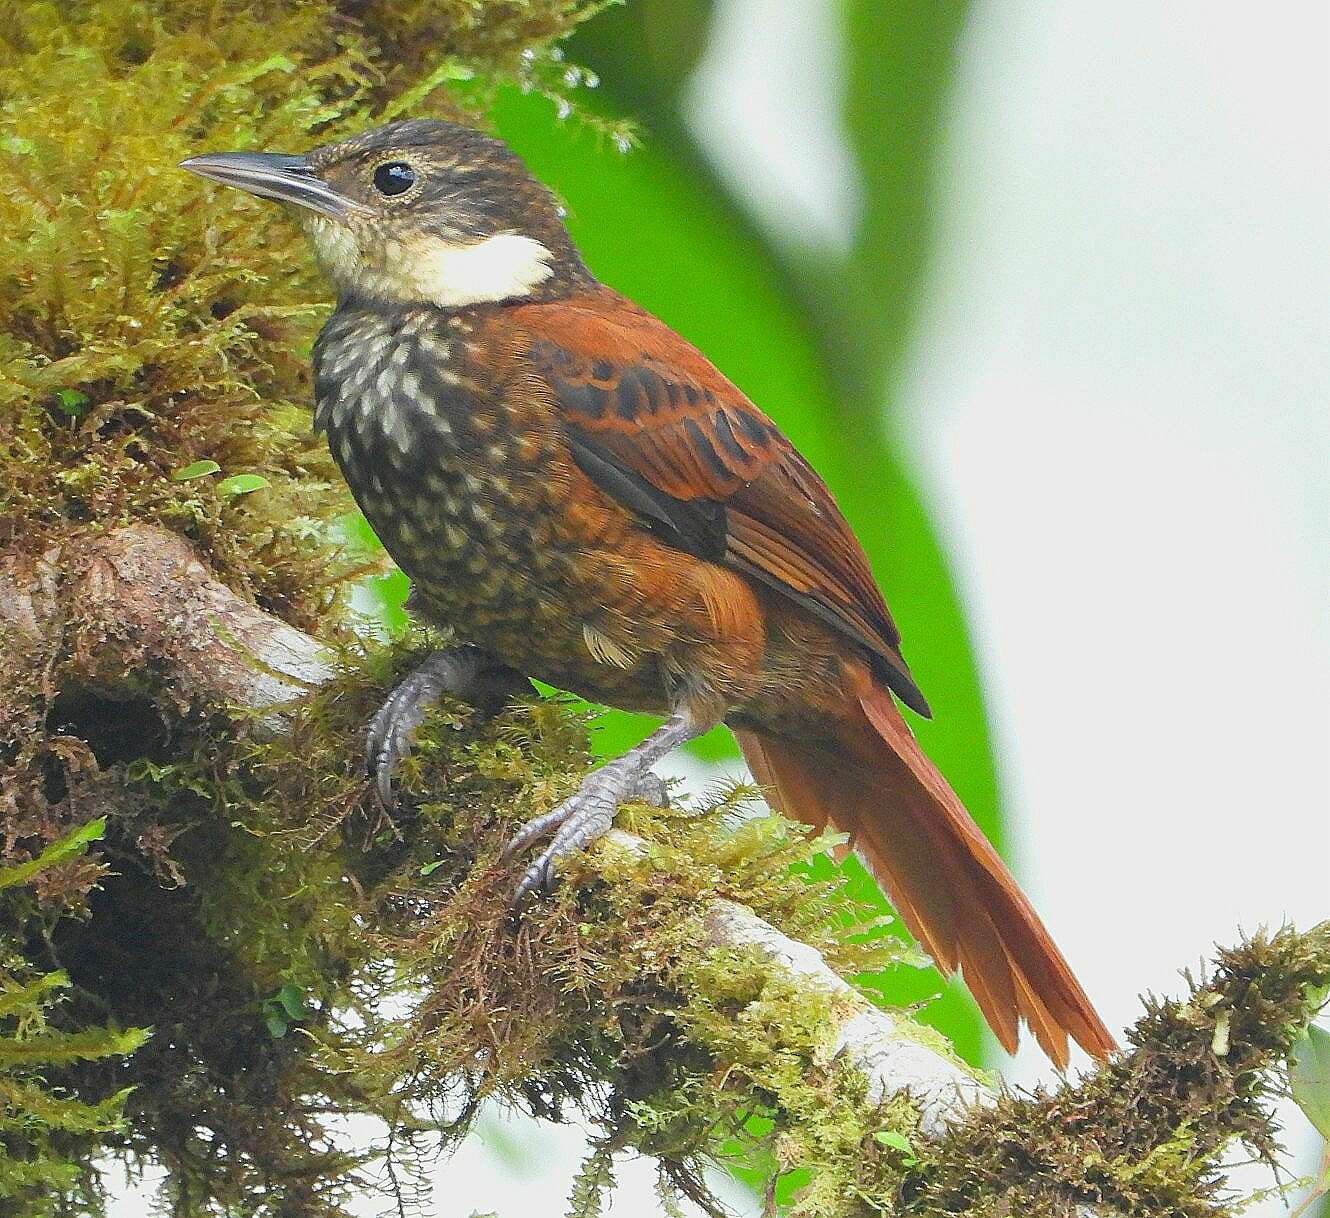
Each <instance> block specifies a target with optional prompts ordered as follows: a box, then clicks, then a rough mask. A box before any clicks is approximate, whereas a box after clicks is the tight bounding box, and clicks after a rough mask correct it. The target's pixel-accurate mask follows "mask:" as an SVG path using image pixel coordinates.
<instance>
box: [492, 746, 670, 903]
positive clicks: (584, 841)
mask: <svg viewBox="0 0 1330 1218" xmlns="http://www.w3.org/2000/svg"><path fill="white" fill-rule="evenodd" d="M632 799H641V800H643V801H645V802H646V803H649V804H652V805H653V806H654V807H657V808H663V807H667V806H668V805H669V794H668V792H667V791H666V788H665V782H664V780H663V779H662V778H660V777H659V775H656V774H653V773H652V772H651V771H650V770H647V771H645V772H644V773H642V774H637V775H631V774H630V775H620V774H619V773H618V772H616V771H614V770H612V769H611V768H610V767H609V766H606V767H605V769H603V770H599V771H597V772H596V773H595V774H592V775H590V776H589V777H588V778H587V779H585V780H584V781H583V783H582V785H581V786H580V787H579V788H578V789H577V790H576V791H574V792H573V794H572V795H570V796H569V797H568V798H567V799H565V800H564V801H563V802H562V803H561V804H559V805H558V806H557V807H556V808H554V809H552V810H551V811H549V812H546V813H544V814H543V815H541V816H537V817H534V818H533V819H531V820H529V821H527V823H526V824H525V825H523V826H522V827H521V828H520V829H519V830H518V831H517V832H516V833H515V834H514V835H513V838H512V840H511V841H510V842H509V843H508V844H507V846H505V847H504V850H503V855H502V857H503V859H505V860H507V859H511V858H512V857H513V856H514V855H516V854H518V853H520V852H521V851H522V850H524V849H526V847H528V846H529V845H530V844H531V843H532V842H534V841H535V840H536V839H537V838H539V837H541V836H542V835H544V834H545V833H548V832H549V831H550V830H551V829H554V830H555V833H554V838H553V840H552V841H551V842H550V844H549V845H548V846H547V847H546V848H545V849H544V850H543V851H542V852H541V853H540V855H538V856H537V857H536V858H535V859H534V860H533V861H532V862H531V865H530V866H528V867H527V869H526V870H525V871H524V872H523V873H522V878H521V880H520V881H519V882H518V885H517V888H516V890H515V891H514V893H513V898H512V901H511V905H512V906H513V907H516V906H517V905H520V904H521V903H522V901H523V900H525V898H526V897H527V896H528V895H529V894H530V893H533V892H537V891H539V892H543V893H546V894H548V893H550V892H553V890H554V885H555V882H556V879H557V875H556V872H557V869H558V863H559V860H560V859H562V858H566V857H567V856H568V855H570V854H576V853H577V852H578V851H579V850H584V849H585V848H586V847H587V846H589V845H590V844H591V843H592V842H594V841H595V840H596V839H597V838H598V837H600V836H602V835H603V834H605V833H607V832H608V831H609V829H610V828H611V827H612V826H613V824H614V814H615V812H616V811H617V809H618V806H619V803H620V802H621V801H627V800H632Z"/></svg>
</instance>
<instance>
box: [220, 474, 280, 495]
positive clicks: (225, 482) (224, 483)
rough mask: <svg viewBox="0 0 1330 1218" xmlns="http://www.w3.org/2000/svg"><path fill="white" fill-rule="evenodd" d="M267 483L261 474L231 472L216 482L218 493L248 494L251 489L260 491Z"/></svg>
mask: <svg viewBox="0 0 1330 1218" xmlns="http://www.w3.org/2000/svg"><path fill="white" fill-rule="evenodd" d="M267 485H268V479H267V478H265V477H264V476H263V475H262V474H232V475H231V476H230V477H229V478H223V479H222V480H221V481H220V482H219V483H218V484H217V493H218V494H219V495H230V496H235V495H248V494H249V493H250V492H251V491H261V490H262V489H263V488H264V487H265V486H267Z"/></svg>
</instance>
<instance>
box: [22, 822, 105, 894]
mask: <svg viewBox="0 0 1330 1218" xmlns="http://www.w3.org/2000/svg"><path fill="white" fill-rule="evenodd" d="M105 834H106V817H104V816H99V817H98V818H97V819H96V820H90V821H89V822H88V823H87V824H86V825H80V826H79V827H78V828H77V829H75V830H74V831H73V832H72V833H67V834H65V836H64V837H62V838H60V840H59V841H55V842H52V843H51V844H50V845H49V846H47V847H46V849H45V850H43V851H42V852H41V854H39V855H38V856H37V857H36V858H35V859H29V860H28V861H27V862H26V863H19V864H18V866H16V867H3V868H0V888H12V887H13V886H14V885H15V884H26V883H27V882H28V881H29V880H30V879H32V877H33V876H35V875H36V874H37V873H38V872H39V871H45V870H46V868H48V867H53V866H55V864H56V863H64V862H67V861H68V860H69V859H73V858H78V856H79V855H81V854H83V853H84V852H85V851H86V850H87V848H88V846H89V845H90V844H91V843H92V842H95V841H99V840H101V838H102V837H103V836H105Z"/></svg>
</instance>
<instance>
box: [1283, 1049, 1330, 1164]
mask: <svg viewBox="0 0 1330 1218" xmlns="http://www.w3.org/2000/svg"><path fill="white" fill-rule="evenodd" d="M1289 1073H1290V1080H1289V1081H1290V1082H1291V1083H1292V1086H1293V1100H1294V1102H1295V1103H1296V1104H1297V1106H1298V1107H1299V1108H1301V1109H1302V1111H1303V1112H1304V1113H1305V1114H1306V1116H1307V1119H1308V1120H1309V1121H1310V1122H1311V1123H1312V1124H1313V1125H1315V1126H1316V1130H1317V1132H1318V1133H1319V1134H1320V1135H1321V1137H1323V1138H1326V1139H1327V1140H1330V1032H1327V1031H1326V1030H1325V1029H1324V1028H1318V1027H1317V1026H1316V1025H1315V1024H1312V1025H1311V1026H1310V1027H1309V1028H1308V1029H1307V1031H1306V1032H1305V1033H1303V1035H1302V1036H1301V1037H1300V1038H1299V1039H1298V1040H1297V1041H1296V1042H1295V1043H1294V1045H1293V1068H1292V1070H1291V1071H1290V1072H1289Z"/></svg>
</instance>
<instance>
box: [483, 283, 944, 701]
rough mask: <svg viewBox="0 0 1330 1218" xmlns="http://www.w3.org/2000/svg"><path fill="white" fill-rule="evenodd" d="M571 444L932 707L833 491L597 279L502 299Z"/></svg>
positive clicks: (616, 489)
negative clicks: (514, 301)
mask: <svg viewBox="0 0 1330 1218" xmlns="http://www.w3.org/2000/svg"><path fill="white" fill-rule="evenodd" d="M509 315H510V318H511V322H512V324H514V325H516V326H517V327H519V328H520V330H521V331H522V332H523V333H524V334H525V336H526V338H527V341H528V343H529V346H528V348H527V351H526V358H527V359H528V360H529V362H530V364H531V366H532V368H533V370H534V371H535V372H536V373H537V375H539V376H540V377H541V378H542V379H543V380H544V381H545V383H546V384H547V385H548V386H549V388H550V391H551V392H552V394H553V395H554V398H555V399H556V401H557V404H558V406H559V408H560V411H561V415H562V419H563V423H564V427H565V430H566V433H567V435H568V439H569V444H570V447H571V449H572V452H573V456H574V458H575V459H576V461H577V462H578V464H579V465H580V466H581V468H582V470H583V471H584V472H585V473H586V474H587V475H588V476H589V477H590V478H591V479H592V480H593V481H594V482H595V483H596V484H597V485H598V486H599V487H600V488H601V490H603V491H604V492H606V493H607V494H609V495H611V496H613V497H614V498H615V499H616V500H618V501H619V502H620V503H621V504H623V505H624V506H625V507H627V508H628V509H629V510H631V511H632V512H634V513H635V514H636V515H637V516H638V517H639V518H640V519H641V520H642V522H643V524H644V525H645V526H646V527H648V528H651V529H652V530H654V531H655V532H656V533H657V534H658V535H659V536H661V537H662V539H664V540H665V541H667V542H669V543H670V544H672V545H675V546H678V547H679V548H681V549H684V550H687V551H689V552H690V553H693V554H696V555H698V556H699V557H702V558H706V559H709V560H711V561H714V562H723V563H725V564H726V565H728V566H730V567H732V568H734V569H735V570H738V571H741V572H743V573H744V574H746V575H748V576H750V577H752V578H753V579H756V580H758V581H760V582H761V583H763V584H765V585H766V586H767V587H769V588H772V589H774V590H775V591H777V592H778V593H780V594H781V595H783V596H786V597H788V598H790V599H791V600H793V601H795V602H796V603H798V604H799V605H801V606H802V607H803V608H805V609H806V610H807V611H808V612H809V613H811V614H813V615H814V616H815V617H817V618H819V619H821V620H822V621H824V622H826V623H827V624H829V625H831V626H832V627H833V628H835V629H836V630H839V631H840V632H841V633H843V634H845V635H846V636H848V637H849V638H851V639H853V640H854V641H855V642H857V643H859V644H860V645H861V646H862V647H864V648H865V650H866V651H867V652H868V653H869V655H870V656H871V657H872V659H873V660H874V661H875V667H877V668H878V670H879V671H880V672H881V674H882V676H883V678H884V679H885V681H886V683H887V685H888V686H889V687H890V688H891V689H892V691H893V692H894V693H895V694H896V695H897V696H898V697H899V698H900V699H901V700H902V701H903V702H904V703H905V704H906V705H907V706H909V707H910V708H911V709H913V710H915V711H917V712H918V713H920V714H923V715H927V714H928V704H927V702H925V701H924V698H923V695H922V694H921V693H920V692H919V689H918V687H917V686H916V685H915V683H914V680H913V678H912V677H911V676H910V672H909V669H908V668H907V667H906V664H905V661H904V660H903V659H902V658H901V654H900V633H899V632H898V631H897V629H896V626H895V623H893V622H892V620H891V614H890V613H889V612H888V610H887V606H886V603H885V602H884V601H883V599H882V594H881V592H879V591H878V588H877V584H876V583H875V582H874V580H873V575H872V572H871V570H870V569H869V566H868V560H867V558H866V557H865V556H864V552H863V549H862V547H861V546H860V545H859V542H858V541H857V540H856V539H855V536H854V534H853V533H852V532H851V531H850V527H849V525H848V524H847V523H846V521H845V518H844V517H843V516H842V515H841V513H840V509H839V508H838V507H837V506H836V503H835V500H834V499H833V498H832V496H831V492H830V491H829V490H828V489H827V487H826V485H825V483H823V481H822V480H821V478H819V477H818V476H817V474H816V473H815V472H814V471H813V469H812V468H811V467H810V466H809V465H808V463H807V462H806V461H805V460H804V459H803V458H802V457H801V456H800V455H799V454H798V453H797V452H796V451H795V449H794V447H793V446H792V445H791V444H790V442H789V441H788V440H786V439H785V437H784V436H783V435H781V433H780V431H779V430H778V429H777V427H776V425H775V424H774V423H772V421H771V420H770V419H769V418H767V416H766V415H764V414H763V413H762V412H761V411H760V410H758V408H757V407H756V406H754V405H753V404H752V402H750V401H749V400H748V399H747V398H746V397H744V395H743V394H742V393H741V392H740V391H739V390H738V389H737V388H736V387H735V386H734V385H733V384H732V383H731V382H730V381H728V380H727V379H726V378H725V377H724V376H723V375H722V374H721V373H720V372H719V371H718V370H717V369H716V368H715V366H714V365H712V363H711V362H710V361H709V360H708V359H707V358H706V356H704V355H703V354H702V353H701V352H700V351H698V350H697V348H696V347H694V346H692V345H691V344H690V343H688V342H687V341H686V340H684V339H683V338H681V337H680V336H679V335H678V334H676V333H674V331H673V330H671V329H670V328H669V327H668V326H666V325H665V324H664V323H663V322H661V321H659V320H657V319H656V318H654V317H652V316H651V315H650V314H649V313H647V312H645V311H644V310H642V309H640V308H638V307H637V306H636V305H633V304H632V303H631V302H629V301H627V300H625V299H624V298H623V297H621V296H619V295H617V294H616V293H614V292H611V291H610V290H609V289H606V288H602V289H599V290H597V291H595V292H591V293H587V294H585V295H582V296H578V297H575V298H573V299H571V300H561V301H556V302H551V303H547V304H530V305H522V306H519V307H518V308H515V309H512V310H511V311H510V314H509Z"/></svg>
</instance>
